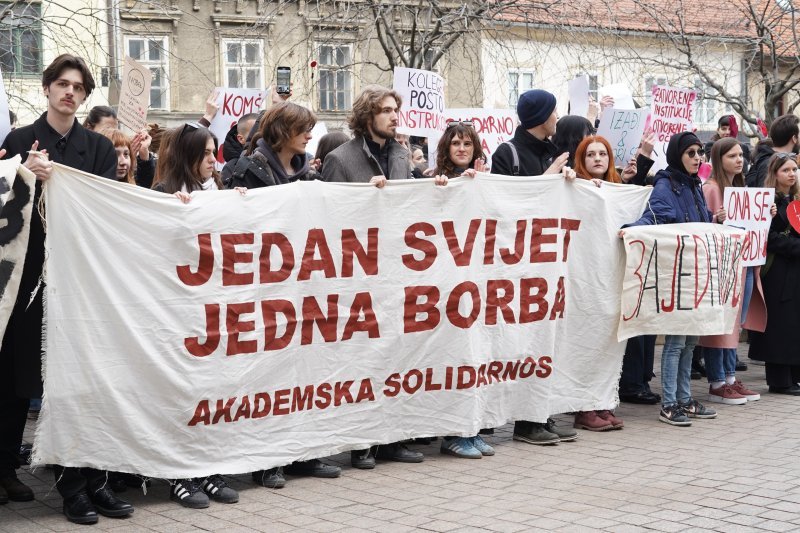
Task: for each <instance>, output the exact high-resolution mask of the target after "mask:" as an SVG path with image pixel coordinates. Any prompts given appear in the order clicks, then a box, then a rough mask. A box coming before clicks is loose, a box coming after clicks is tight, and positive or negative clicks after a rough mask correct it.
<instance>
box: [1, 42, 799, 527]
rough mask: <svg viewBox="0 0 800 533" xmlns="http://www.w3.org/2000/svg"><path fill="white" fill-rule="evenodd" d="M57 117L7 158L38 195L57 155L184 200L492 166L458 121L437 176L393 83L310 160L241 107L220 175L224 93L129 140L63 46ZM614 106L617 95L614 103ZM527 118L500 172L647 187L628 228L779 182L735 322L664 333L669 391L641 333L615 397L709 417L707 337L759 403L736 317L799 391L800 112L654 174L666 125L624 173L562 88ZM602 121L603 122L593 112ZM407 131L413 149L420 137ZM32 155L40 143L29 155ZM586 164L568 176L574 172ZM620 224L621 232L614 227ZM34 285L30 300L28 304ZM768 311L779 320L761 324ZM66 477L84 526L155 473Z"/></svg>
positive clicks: (190, 500)
mask: <svg viewBox="0 0 800 533" xmlns="http://www.w3.org/2000/svg"><path fill="white" fill-rule="evenodd" d="M42 86H43V90H44V96H45V97H46V99H47V111H46V112H45V113H43V114H42V115H41V117H40V118H38V119H37V120H36V121H35V122H34V123H33V124H32V125H30V126H25V127H22V128H18V129H16V130H14V131H13V132H12V133H11V134H10V135H8V137H7V138H6V140H5V142H4V144H3V146H2V151H0V157H12V156H15V155H20V156H22V159H23V164H24V166H26V167H27V168H28V169H29V170H30V171H32V172H33V173H34V174H35V175H36V177H37V185H36V191H35V198H34V201H35V202H38V200H39V198H40V196H41V192H42V186H41V184H42V183H43V182H44V181H46V180H47V179H48V178H49V176H50V173H51V171H52V162H58V163H62V164H65V165H68V166H71V167H74V168H77V169H80V170H83V171H86V172H89V173H91V174H95V175H97V176H102V177H104V178H108V179H112V180H117V181H119V182H123V183H127V184H129V185H130V186H141V187H146V188H152V189H153V190H156V191H159V192H162V193H165V194H172V195H174V196H175V197H176V201H182V202H190V201H191V198H192V193H194V192H202V193H203V194H205V192H203V191H207V192H208V193H209V194H211V193H212V191H216V190H220V189H223V188H232V189H233V188H235V189H237V190H238V191H239V192H240V193H241V194H247V190H248V189H253V188H260V187H273V186H280V185H284V184H288V183H292V182H295V181H305V180H324V181H329V182H350V183H370V184H373V185H374V186H376V187H379V188H381V187H384V186H385V185H386V183H387V181H394V180H408V179H415V178H422V177H424V175H427V176H430V177H431V178H432V180H431V181H432V186H446V185H447V184H448V181H449V180H450V179H453V178H458V177H468V178H475V177H476V175H477V173H479V172H485V171H487V170H488V169H489V161H487V158H486V154H484V151H483V149H482V147H481V140H480V138H479V136H478V133H477V132H476V130H475V128H474V127H473V125H472V124H471V123H470V122H463V121H456V122H450V123H449V124H448V126H447V128H446V130H445V132H444V134H443V136H442V137H441V138H440V140H439V142H438V146H437V150H436V160H435V163H434V164H433V165H431V167H432V170H430V171H429V170H426V167H427V165H426V161H425V151H424V149H423V147H422V146H420V144H422V143H424V142H425V140H424V139H423V140H421V139H408V138H406V137H404V136H401V135H399V134H398V133H397V125H398V111H399V109H400V107H401V106H402V101H401V98H400V97H399V95H398V94H397V93H396V92H394V91H392V90H390V89H386V88H384V87H380V86H377V85H371V86H367V87H366V88H364V90H363V91H362V93H361V94H360V95H359V96H358V98H357V99H356V100H355V102H354V103H353V108H352V111H351V113H350V116H349V118H348V123H347V126H348V128H349V131H350V134H346V133H342V132H332V133H329V134H327V135H325V136H324V137H323V138H322V139H320V141H319V143H318V147H317V152H316V154H313V155H312V154H308V153H307V151H306V148H307V145H308V142H309V141H310V140H311V138H312V137H311V130H312V128H313V127H314V125H315V124H316V120H317V119H316V116H315V115H314V113H313V112H312V111H310V110H309V109H307V108H305V107H303V106H300V105H297V104H295V103H292V102H289V101H285V98H277V99H276V100H275V101H273V102H272V105H271V106H270V108H269V109H268V110H267V111H265V112H262V113H260V114H251V115H245V116H243V117H241V119H240V120H239V121H238V123H237V124H236V125H235V126H234V127H233V128H231V131H230V132H229V133H228V135H227V136H226V139H224V142H223V150H222V153H223V154H224V159H225V161H226V163H225V166H224V168H223V170H222V173H221V174H220V173H218V172H217V171H216V167H215V165H216V163H217V158H216V155H217V154H218V152H219V140H218V139H216V138H215V137H214V135H213V134H212V133H211V132H210V131H209V129H208V126H209V125H210V121H211V120H212V119H213V117H214V113H215V112H216V104H215V95H213V94H212V96H211V97H209V100H208V101H207V103H206V110H205V111H206V113H205V114H204V115H203V117H202V118H201V119H200V120H199V121H198V122H189V123H186V124H183V125H181V126H179V127H177V128H172V129H161V128H159V127H153V128H151V129H150V130H149V131H141V132H137V133H135V134H134V135H133V136H130V135H127V134H125V133H123V132H122V131H121V130H120V129H119V124H118V122H117V117H116V114H115V112H114V110H113V109H112V108H110V107H105V106H98V107H95V108H93V109H91V110H90V112H89V114H88V116H87V117H86V120H85V121H84V123H83V125H81V124H79V123H78V121H77V120H76V113H77V111H78V109H79V107H80V106H81V104H82V103H83V102H84V101H85V99H86V97H88V96H89V95H90V94H91V92H92V90H93V89H94V87H95V83H94V80H93V78H92V75H91V73H90V71H89V69H88V68H87V66H86V64H85V62H84V61H83V60H82V59H80V58H77V57H74V56H71V55H68V54H64V55H61V56H59V57H57V58H56V59H55V60H54V61H53V62H52V63H51V64H50V65H49V66H48V67H47V69H46V70H45V71H44V74H43V77H42ZM603 103H604V107H608V106H609V105H613V102H608V101H606V102H603ZM517 114H518V116H519V121H520V124H519V126H518V127H517V129H516V132H515V134H514V136H513V138H512V139H511V140H509V141H508V142H506V143H504V144H501V145H500V146H499V147H498V148H497V149H496V150H495V152H494V153H493V154H492V157H491V171H492V172H493V173H495V174H506V175H515V176H536V175H541V174H562V175H563V176H564V178H565V179H568V180H573V179H576V178H578V179H586V180H591V181H592V182H594V184H595V185H596V186H598V187H602V186H603V184H604V183H606V182H608V183H615V184H619V183H627V184H632V185H638V186H652V188H653V189H652V193H651V196H650V200H649V205H648V208H647V209H646V210H645V212H644V213H642V215H641V217H640V218H639V219H638V220H631V221H630V223H629V224H626V225H625V227H629V226H637V225H645V224H671V223H681V222H702V223H709V224H711V223H722V222H723V221H724V220H725V218H726V215H727V214H726V212H725V209H724V208H723V207H722V197H723V194H724V191H725V189H726V188H727V187H745V186H751V187H753V186H756V187H760V186H765V187H772V188H774V189H775V193H776V196H775V197H776V200H775V205H773V206H772V207H771V211H770V213H771V215H772V217H773V219H772V225H771V227H770V230H769V238H768V243H767V251H768V259H767V263H766V264H765V265H763V266H762V267H751V268H747V269H746V274H745V279H746V286H745V290H744V297H743V298H742V303H741V308H740V319H739V320H737V326H736V327H735V329H734V331H732V332H731V333H730V334H728V335H720V336H714V337H701V338H698V337H695V336H690V335H675V334H670V332H665V333H667V334H666V335H665V340H664V347H663V351H662V354H661V373H660V378H661V395H659V394H657V393H655V392H653V391H652V390H651V389H650V385H649V382H650V381H651V378H652V377H654V376H655V374H654V373H653V365H654V350H655V337H654V336H642V337H636V338H633V339H630V340H629V341H628V343H627V346H626V349H625V355H624V357H623V365H622V374H621V377H620V383H619V396H620V400H621V401H624V402H630V403H639V404H660V406H661V408H660V411H659V420H661V421H662V422H665V423H667V424H670V425H675V426H688V425H691V423H692V419H705V418H714V417H716V416H717V413H716V412H715V410H713V409H711V408H709V407H706V406H705V405H703V404H702V403H701V402H700V401H698V399H697V398H695V397H693V396H692V392H691V387H690V379H691V368H692V357H693V352H695V347H696V346H700V347H701V348H699V349H698V351H699V353H700V354H701V355H702V358H703V360H704V369H705V372H706V374H707V378H708V382H709V393H708V396H707V398H708V401H710V402H717V403H722V404H729V405H741V404H746V403H747V402H750V401H755V400H759V399H760V394H759V393H758V392H755V391H753V390H751V389H750V388H749V387H748V386H746V385H744V384H743V383H742V381H741V380H739V379H737V375H736V366H737V354H736V348H737V346H738V343H739V337H740V327H739V325H740V324H741V325H743V326H744V327H745V328H746V329H747V330H749V331H750V336H751V341H752V344H751V348H750V358H751V359H753V360H761V361H764V363H765V365H766V379H767V385H768V390H769V391H770V392H771V393H776V394H789V395H800V384H798V383H799V382H800V342H798V341H800V339H798V338H797V336H798V333H797V331H798V328H797V324H800V283H798V282H797V278H798V277H800V234H798V232H797V231H796V230H795V229H794V228H793V227H792V226H791V224H790V223H789V220H788V215H787V209H788V206H789V203H790V202H791V201H793V200H797V199H800V186H799V185H798V181H797V180H798V163H797V145H798V139H799V138H800V131H798V118H797V117H796V116H794V115H784V116H782V117H780V118H778V119H777V120H775V121H774V122H773V124H772V126H771V130H770V135H769V137H768V138H767V139H765V140H762V141H761V142H760V143H759V145H758V146H757V148H756V150H755V153H754V155H753V160H752V162H751V161H749V157H748V155H749V146H748V145H747V144H746V143H741V142H739V141H738V140H737V139H735V138H733V137H732V136H731V129H732V128H731V126H732V119H731V117H730V116H725V117H722V119H720V121H719V129H718V130H717V133H716V135H715V137H714V139H712V141H711V142H710V143H707V144H705V145H704V144H703V143H702V142H701V141H700V139H699V138H698V137H697V136H696V135H695V134H694V133H692V132H683V133H679V134H676V135H673V136H672V137H671V139H670V141H669V144H668V147H667V150H666V157H667V164H668V166H667V167H666V168H665V169H663V170H660V171H659V172H658V173H656V174H655V175H654V176H653V175H652V174H651V173H650V169H651V167H652V166H653V164H654V161H653V159H652V151H653V143H654V136H653V134H652V132H645V134H644V136H643V138H642V141H641V144H640V147H639V150H638V152H637V154H636V157H634V158H632V159H631V161H630V162H628V163H627V164H625V165H624V167H622V168H618V167H617V165H616V162H615V160H614V155H613V151H612V149H611V146H610V144H609V142H608V140H607V139H604V138H603V137H601V136H599V135H597V134H596V132H595V127H596V126H597V122H596V121H593V120H590V119H587V118H585V117H578V116H565V117H561V118H560V119H559V117H558V114H557V112H556V98H555V96H554V95H552V94H550V93H549V92H546V91H543V90H538V89H534V90H530V91H528V92H526V93H524V94H522V95H521V97H520V98H519V102H518V105H517ZM592 118H593V117H592ZM409 141H412V142H409ZM29 150H30V152H29ZM706 159H708V160H709V161H710V163H711V167H712V174H711V176H710V177H709V178H708V179H707V180H706V181H705V183H702V182H701V179H700V178H699V176H698V173H699V169H700V166H701V164H702V163H703V162H704V161H705V160H706ZM573 169H574V170H573ZM625 227H623V228H621V229H620V230H619V231H620V236H622V235H623V234H624V231H625ZM44 235H45V231H44V228H43V224H42V219H41V217H40V215H39V212H38V210H34V212H33V216H32V219H31V230H30V238H29V242H28V249H27V256H26V259H25V264H24V269H23V274H22V280H21V283H20V288H19V296H18V298H17V301H16V305H15V307H14V309H13V312H12V314H11V318H10V320H9V325H8V327H7V329H6V333H5V337H4V339H3V343H2V350H1V351H0V380H2V382H1V383H0V503H6V502H7V501H9V500H11V501H28V500H32V499H33V498H34V493H33V491H32V490H31V489H30V488H29V487H27V486H26V485H24V484H23V483H22V482H21V481H20V480H19V479H18V477H17V475H16V469H17V468H19V466H20V464H19V460H18V459H19V458H18V453H17V452H18V451H19V449H20V445H21V442H22V433H23V429H24V427H25V421H26V415H27V412H28V408H29V403H30V399H31V398H40V397H41V395H42V383H41V357H40V354H41V350H42V346H41V329H42V309H43V308H42V293H43V291H42V290H41V287H39V285H40V276H41V274H42V267H43V263H44V247H43V243H44ZM31 295H34V296H33V298H31ZM767 317H768V319H767ZM623 427H624V422H623V421H622V420H621V419H620V418H619V417H618V416H616V414H615V413H614V412H613V411H610V410H602V411H587V412H579V413H575V419H574V424H573V427H572V428H569V427H563V426H560V425H558V424H556V423H555V422H554V421H553V420H552V419H549V420H548V421H547V422H545V423H537V422H531V421H523V420H518V421H516V423H515V425H514V433H513V438H514V439H515V440H519V441H523V442H528V443H531V444H538V445H552V444H556V443H559V442H565V441H572V440H575V439H577V437H578V433H577V431H575V429H584V430H591V431H608V430H618V429H622V428H623ZM491 431H492V430H491V429H490V428H487V429H485V430H482V431H481V432H480V433H479V434H476V435H474V436H471V437H459V436H449V435H442V436H441V448H440V449H441V452H442V453H444V454H447V455H451V456H454V457H458V458H465V459H480V458H483V457H486V456H491V455H494V453H495V451H494V449H493V447H492V446H491V445H490V444H489V443H487V442H486V440H484V438H483V437H482V436H481V435H482V434H484V435H485V434H487V433H488V434H491ZM408 444H409V443H407V442H397V443H392V444H387V445H381V446H375V447H371V448H367V449H363V450H353V451H352V452H351V457H350V459H351V465H352V466H353V467H354V468H360V469H371V468H375V466H376V464H377V461H376V460H378V459H383V460H391V461H399V462H407V463H418V462H421V461H423V460H424V456H423V454H422V453H420V452H419V451H415V450H412V449H411V448H409V446H408ZM54 473H55V479H56V487H57V489H58V491H59V493H60V494H61V496H62V497H63V512H64V514H65V515H66V517H67V518H68V519H69V520H70V521H72V522H76V523H81V524H91V523H95V522H97V520H98V513H99V514H102V515H104V516H109V517H122V516H127V515H129V514H131V513H132V512H133V507H132V506H131V505H130V504H129V503H127V502H125V501H124V500H122V499H120V498H118V497H117V495H116V492H119V491H123V490H125V488H126V487H127V486H129V485H130V486H140V485H142V484H143V483H144V482H143V480H142V479H141V478H139V477H137V476H135V475H132V474H121V473H113V472H103V471H99V470H95V469H91V468H70V467H66V468H65V467H60V466H57V465H56V466H54ZM286 474H288V475H293V476H298V475H300V476H302V475H305V476H317V477H327V478H335V477H338V476H339V475H340V474H341V468H339V467H337V466H332V465H329V464H326V463H324V462H323V461H321V460H320V459H313V460H310V461H302V462H295V463H293V464H290V465H286V466H284V467H282V468H272V469H269V470H260V471H256V472H253V473H252V479H253V481H254V482H255V483H257V484H259V485H262V486H264V487H269V488H280V487H282V486H284V484H285V483H286V478H285V475H286ZM169 482H170V485H171V491H170V495H171V498H172V499H173V500H175V501H176V502H178V503H179V504H181V505H183V506H185V507H190V508H204V507H208V506H209V502H210V500H214V501H217V502H221V503H235V502H237V501H238V499H239V496H238V494H237V492H236V491H235V490H234V489H233V488H231V487H230V486H229V485H228V484H227V483H226V481H225V479H224V478H223V477H222V476H219V475H213V476H209V477H206V478H203V479H175V480H169Z"/></svg>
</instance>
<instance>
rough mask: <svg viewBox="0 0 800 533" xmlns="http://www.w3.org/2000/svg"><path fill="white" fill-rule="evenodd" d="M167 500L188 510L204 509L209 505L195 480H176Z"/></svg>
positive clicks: (206, 497)
mask: <svg viewBox="0 0 800 533" xmlns="http://www.w3.org/2000/svg"><path fill="white" fill-rule="evenodd" d="M169 499H170V500H174V501H176V502H178V503H179V504H181V505H183V506H184V507H188V508H190V509H205V508H206V507H208V505H209V500H208V496H206V493H205V492H203V491H202V490H200V483H198V481H197V480H195V479H176V480H175V481H174V482H173V483H172V489H171V490H170V493H169Z"/></svg>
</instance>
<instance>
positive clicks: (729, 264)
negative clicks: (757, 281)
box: [617, 222, 745, 341]
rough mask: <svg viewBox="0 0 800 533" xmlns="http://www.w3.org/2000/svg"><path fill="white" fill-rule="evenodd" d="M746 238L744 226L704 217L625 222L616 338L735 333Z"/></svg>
mask: <svg viewBox="0 0 800 533" xmlns="http://www.w3.org/2000/svg"><path fill="white" fill-rule="evenodd" d="M744 238H745V233H744V231H742V230H740V229H737V228H731V227H727V226H722V225H720V224H708V223H705V224H704V223H700V222H690V223H684V224H660V225H657V226H633V227H629V228H625V235H624V248H625V253H626V257H627V260H626V266H625V277H624V279H623V282H622V313H621V315H620V320H619V329H618V331H617V338H618V339H619V340H621V341H622V340H625V339H628V338H630V337H636V336H638V335H727V334H728V333H731V332H732V331H733V328H734V326H735V325H736V317H737V313H738V312H739V305H740V304H741V298H742V293H743V290H742V289H743V282H744V280H743V279H742V253H743V251H744Z"/></svg>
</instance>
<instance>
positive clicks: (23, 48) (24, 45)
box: [0, 2, 42, 76]
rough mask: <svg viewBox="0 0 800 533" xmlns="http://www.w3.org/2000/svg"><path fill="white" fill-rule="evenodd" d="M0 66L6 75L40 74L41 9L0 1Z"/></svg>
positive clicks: (38, 6)
mask: <svg viewBox="0 0 800 533" xmlns="http://www.w3.org/2000/svg"><path fill="white" fill-rule="evenodd" d="M9 6H11V8H10V10H9V12H8V13H6V16H5V18H3V20H2V22H0V67H1V68H2V69H3V72H7V73H9V74H33V75H38V76H40V75H41V74H42V18H41V15H42V6H41V4H27V3H19V2H17V3H14V4H13V5H12V4H10V3H9V2H0V11H5V10H6V9H9Z"/></svg>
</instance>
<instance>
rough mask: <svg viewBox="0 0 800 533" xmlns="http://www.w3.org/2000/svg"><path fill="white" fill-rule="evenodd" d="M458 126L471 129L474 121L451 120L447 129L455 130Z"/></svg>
mask: <svg viewBox="0 0 800 533" xmlns="http://www.w3.org/2000/svg"><path fill="white" fill-rule="evenodd" d="M456 126H464V127H466V128H471V127H472V121H471V120H451V121H450V122H448V123H447V128H448V129H450V128H454V127H456Z"/></svg>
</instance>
